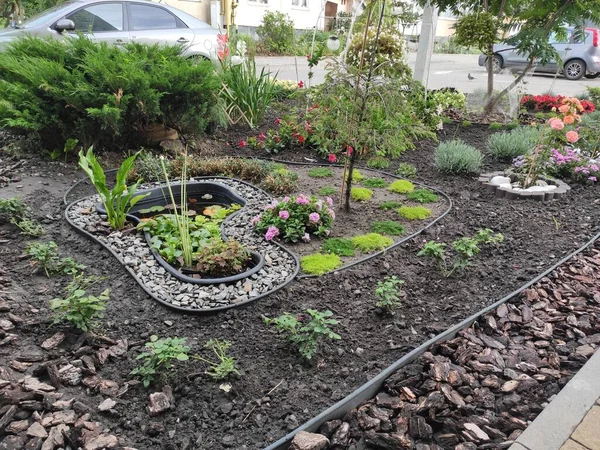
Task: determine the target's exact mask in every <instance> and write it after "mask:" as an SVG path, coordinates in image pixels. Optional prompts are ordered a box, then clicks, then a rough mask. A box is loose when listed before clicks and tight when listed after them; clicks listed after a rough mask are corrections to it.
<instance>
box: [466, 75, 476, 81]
mask: <svg viewBox="0 0 600 450" xmlns="http://www.w3.org/2000/svg"><path fill="white" fill-rule="evenodd" d="M467 78H468V79H469V80H474V79H475V77H474V76H473V75H471V74H468V75H467Z"/></svg>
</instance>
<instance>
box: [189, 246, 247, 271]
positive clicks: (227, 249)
mask: <svg viewBox="0 0 600 450" xmlns="http://www.w3.org/2000/svg"><path fill="white" fill-rule="evenodd" d="M249 261H250V252H249V251H248V249H247V248H246V247H245V246H243V245H242V244H241V243H240V242H238V241H236V240H233V239H229V240H227V241H221V240H220V239H217V240H213V241H212V242H209V243H208V244H206V245H204V246H203V247H201V248H200V250H199V251H198V252H197V253H196V254H195V255H194V262H195V267H194V269H195V270H197V271H198V272H200V273H201V274H203V275H204V276H206V277H208V278H219V277H228V276H230V275H235V274H238V273H241V272H243V271H244V270H246V269H247V268H248V263H249Z"/></svg>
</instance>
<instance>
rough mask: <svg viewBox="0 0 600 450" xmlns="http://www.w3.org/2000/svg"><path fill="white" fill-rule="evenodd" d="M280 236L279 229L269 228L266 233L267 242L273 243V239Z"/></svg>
mask: <svg viewBox="0 0 600 450" xmlns="http://www.w3.org/2000/svg"><path fill="white" fill-rule="evenodd" d="M277 236H279V228H277V227H269V228H268V229H267V232H266V233H265V240H267V241H272V240H273V238H275V237H277Z"/></svg>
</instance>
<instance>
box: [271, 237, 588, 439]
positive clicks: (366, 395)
mask: <svg viewBox="0 0 600 450" xmlns="http://www.w3.org/2000/svg"><path fill="white" fill-rule="evenodd" d="M598 239H600V232H599V233H597V234H596V235H595V236H593V237H592V238H591V239H590V240H589V241H588V242H586V243H585V244H584V245H582V246H581V247H579V248H578V249H577V250H575V251H574V252H572V253H570V254H569V255H567V256H565V257H564V258H563V259H561V260H560V261H558V262H557V263H556V264H554V265H553V266H552V267H550V268H549V269H547V270H545V271H544V272H542V273H541V274H539V275H537V276H536V277H534V278H532V279H531V280H529V281H528V282H527V283H525V284H524V285H522V286H521V287H519V288H518V289H516V290H515V291H513V292H511V293H510V294H508V295H506V296H505V297H503V298H501V299H500V300H498V301H497V302H495V303H493V304H491V305H489V306H486V307H485V308H483V309H482V310H480V311H479V312H476V313H475V314H473V315H471V316H469V317H467V318H466V319H464V320H463V321H461V322H459V323H457V324H456V325H454V326H452V327H451V328H448V329H447V330H446V331H444V332H442V333H440V334H438V335H437V336H435V337H433V338H431V339H429V340H427V341H425V342H424V343H423V344H421V345H420V346H418V347H417V348H415V349H414V350H412V351H410V352H409V353H407V354H406V355H404V356H403V357H402V358H400V359H398V360H397V361H396V362H394V363H392V364H390V365H389V366H388V367H386V368H385V369H383V370H382V371H381V372H380V373H379V374H378V375H376V376H375V377H374V378H372V379H371V380H369V381H368V382H366V383H365V384H363V385H362V386H360V387H359V388H358V389H356V390H355V391H354V392H351V393H350V394H349V395H347V396H346V397H344V398H343V399H342V400H340V401H339V402H337V403H335V404H334V405H333V406H331V407H329V408H327V409H326V410H325V411H323V412H321V413H320V414H319V415H317V416H315V417H313V418H312V419H310V420H309V421H307V422H305V423H304V424H303V425H300V426H299V427H298V428H296V429H295V430H294V431H292V432H290V433H288V434H287V435H285V436H284V437H282V438H281V439H279V440H278V441H276V442H274V443H273V444H271V445H269V446H268V447H266V448H265V449H264V450H286V449H287V448H288V446H289V444H290V442H291V441H292V439H294V436H295V435H296V433H298V432H300V431H308V432H317V431H318V429H319V428H320V426H321V425H323V424H324V423H325V422H328V421H330V420H334V419H340V418H342V417H344V416H345V415H346V413H348V412H349V411H351V410H352V409H354V408H356V407H357V406H358V405H360V404H361V403H363V402H365V401H367V400H369V399H371V398H373V397H374V396H375V395H376V394H377V393H378V392H379V391H380V390H381V388H382V386H383V384H384V382H385V380H387V379H388V378H389V377H390V376H391V375H393V374H394V373H395V372H397V371H398V370H400V369H402V368H403V367H405V366H407V365H408V364H410V363H412V362H413V361H415V360H416V359H417V358H418V357H419V356H421V355H422V354H423V353H425V352H426V351H427V350H428V349H429V348H430V347H431V346H432V345H434V344H438V343H441V342H444V341H447V340H449V339H452V338H454V337H455V336H456V334H457V333H458V332H459V331H461V330H463V329H465V328H468V327H469V326H471V324H473V323H474V322H476V321H477V320H479V319H480V318H481V317H483V316H484V315H486V314H487V313H489V312H490V311H493V310H494V309H496V308H497V307H498V306H500V305H502V304H503V303H506V302H508V301H509V300H511V299H513V298H514V297H516V296H518V295H519V294H521V293H522V292H523V291H524V290H525V289H528V288H529V287H531V286H533V285H534V284H536V283H537V282H538V281H540V280H541V279H542V278H544V277H546V276H548V275H549V274H551V273H552V272H553V271H555V270H556V269H557V268H558V267H560V266H561V265H563V264H564V263H566V262H567V261H569V260H570V259H571V258H573V257H574V256H576V255H578V254H579V253H581V252H583V251H584V250H586V249H587V248H589V247H590V246H592V245H594V243H595V242H596V241H597V240H598Z"/></svg>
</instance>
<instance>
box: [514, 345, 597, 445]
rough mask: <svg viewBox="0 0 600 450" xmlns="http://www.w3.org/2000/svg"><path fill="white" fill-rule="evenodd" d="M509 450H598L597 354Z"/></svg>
mask: <svg viewBox="0 0 600 450" xmlns="http://www.w3.org/2000/svg"><path fill="white" fill-rule="evenodd" d="M509 450H600V351H599V352H596V353H595V354H594V355H593V356H592V357H591V358H590V359H589V361H588V362H587V363H586V364H585V365H584V366H583V367H582V368H581V370H580V371H579V372H577V374H576V375H575V376H574V377H573V378H572V379H571V381H569V383H568V384H567V385H566V386H565V387H564V388H563V389H562V390H561V391H560V392H559V393H558V395H557V396H556V397H555V398H554V400H552V402H550V404H549V405H548V406H547V407H546V408H545V409H544V410H543V411H542V412H541V414H540V415H539V416H538V417H537V418H536V419H535V420H534V421H533V423H532V424H531V425H529V427H527V429H526V430H525V431H524V432H523V433H522V434H521V436H519V438H518V439H517V440H516V442H515V443H514V444H513V445H512V446H511V447H510V448H509Z"/></svg>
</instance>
